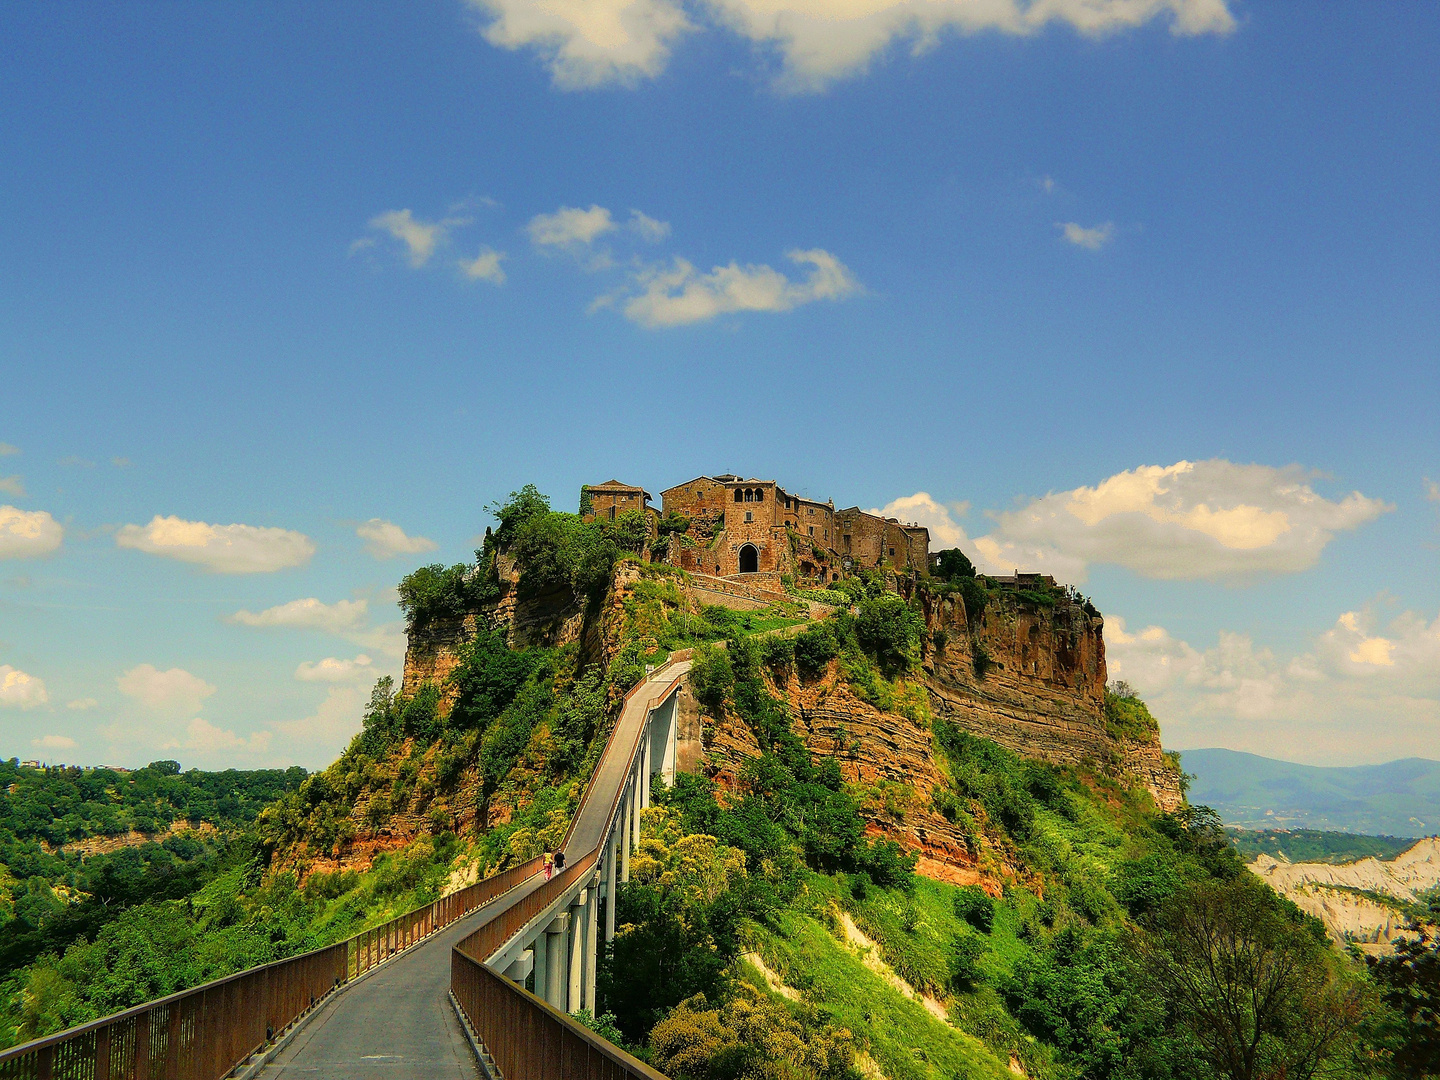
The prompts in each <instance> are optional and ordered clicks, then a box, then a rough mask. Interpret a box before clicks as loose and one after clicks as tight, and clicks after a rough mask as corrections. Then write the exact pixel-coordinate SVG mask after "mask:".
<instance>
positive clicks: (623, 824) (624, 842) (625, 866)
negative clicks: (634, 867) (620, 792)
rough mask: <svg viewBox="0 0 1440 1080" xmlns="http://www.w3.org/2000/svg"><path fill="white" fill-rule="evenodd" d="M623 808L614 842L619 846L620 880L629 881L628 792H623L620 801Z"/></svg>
mask: <svg viewBox="0 0 1440 1080" xmlns="http://www.w3.org/2000/svg"><path fill="white" fill-rule="evenodd" d="M621 801H622V802H623V804H624V805H623V806H622V807H621V813H620V835H619V836H618V837H616V840H617V841H619V844H620V880H621V881H629V880H630V792H629V791H628V790H627V791H626V792H625V796H624V798H623V799H622V800H621Z"/></svg>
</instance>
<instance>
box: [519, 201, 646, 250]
mask: <svg viewBox="0 0 1440 1080" xmlns="http://www.w3.org/2000/svg"><path fill="white" fill-rule="evenodd" d="M646 220H649V219H646ZM526 229H527V231H528V232H529V233H530V240H531V242H532V243H534V244H537V245H539V246H541V247H573V246H575V245H581V244H589V243H592V242H593V241H594V240H596V239H597V238H599V237H601V236H604V235H605V234H606V233H608V232H614V230H615V222H614V221H613V220H612V219H611V217H610V211H609V210H607V209H605V207H603V206H595V205H593V204H592V205H591V207H590V209H589V210H581V209H580V208H579V207H578V206H562V207H560V209H559V210H556V211H555V213H553V214H536V215H535V216H534V217H533V218H531V219H530V224H529V225H528V226H526Z"/></svg>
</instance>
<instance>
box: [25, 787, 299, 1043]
mask: <svg viewBox="0 0 1440 1080" xmlns="http://www.w3.org/2000/svg"><path fill="white" fill-rule="evenodd" d="M305 775H306V774H305V770H304V769H301V768H292V769H288V770H282V769H262V770H257V771H252V772H241V771H237V770H233V769H232V770H227V771H225V772H202V771H200V770H198V769H192V770H190V771H188V772H182V771H181V770H180V766H179V765H178V764H177V763H175V762H173V761H157V762H154V763H152V764H151V765H149V766H147V767H146V768H144V769H137V770H135V771H133V772H119V771H116V770H114V769H105V768H98V769H82V768H78V767H65V768H58V767H57V768H43V769H36V768H27V767H24V766H21V765H20V764H19V762H18V761H16V760H14V759H12V760H10V761H3V762H0V789H3V791H4V792H5V794H4V796H3V797H0V1045H7V1044H8V1043H9V1042H12V1041H15V1039H16V1038H17V1037H18V1034H17V1033H20V1032H23V1033H25V1034H31V1033H37V1032H40V1031H46V1030H51V1029H53V1028H54V1027H56V1026H64V1023H65V1022H68V1021H69V1020H70V1018H72V1017H75V1016H90V1015H99V1013H96V1012H94V1010H95V1009H97V1008H98V1009H100V1011H101V1012H104V1011H106V1010H107V1009H108V1005H109V1003H110V1002H111V1001H112V1000H114V999H115V995H116V993H117V991H116V990H115V982H114V980H115V979H116V978H120V976H119V975H116V974H115V973H113V972H111V971H110V969H109V967H108V966H107V967H106V968H105V972H104V973H102V974H103V977H102V975H97V974H96V973H95V971H92V970H90V969H89V968H86V969H85V970H84V971H83V972H82V971H80V970H79V969H75V971H73V972H72V976H73V977H72V976H60V975H58V974H56V969H55V964H56V963H58V958H59V957H60V956H62V955H65V956H71V957H72V958H75V957H79V956H81V955H82V954H83V955H86V956H89V957H91V959H92V960H93V959H94V957H96V956H98V955H100V954H99V953H95V952H94V951H93V950H94V949H96V948H97V947H98V946H99V943H100V942H110V943H114V942H116V941H120V940H128V939H129V938H130V937H132V936H133V934H134V933H135V932H140V933H143V934H146V935H149V936H151V937H153V938H154V939H155V941H156V942H157V945H156V949H157V950H162V951H163V950H164V949H165V948H166V947H167V945H166V943H167V942H168V941H170V940H171V936H172V935H171V930H172V929H173V928H172V927H170V926H169V925H168V923H167V924H166V925H165V926H163V927H162V926H159V925H157V924H156V923H155V916H156V914H157V913H158V912H159V911H161V910H162V909H164V905H165V904H166V903H167V902H177V901H178V902H181V903H188V902H189V901H188V899H186V898H189V897H192V896H195V895H198V894H200V893H202V892H203V891H204V890H205V889H207V888H213V887H215V883H216V882H218V881H220V880H222V879H223V878H224V877H225V875H226V874H227V873H228V872H230V871H231V870H232V869H233V868H234V867H235V866H236V865H237V864H238V863H241V862H243V861H244V860H245V859H246V858H247V856H248V848H247V846H246V843H245V840H244V831H245V830H246V829H247V828H248V827H249V826H250V825H251V824H252V823H253V822H254V820H255V819H256V817H257V816H258V814H259V813H260V811H261V810H262V808H263V807H265V806H266V805H268V804H269V803H271V802H272V801H273V800H274V799H276V798H277V797H279V796H281V795H283V794H284V793H286V792H288V791H293V790H295V789H296V788H297V787H298V786H299V785H300V783H301V782H302V781H303V780H304V779H305ZM172 827H174V831H171V830H172ZM136 834H139V835H136ZM147 837H148V838H149V839H147ZM107 841H108V842H107ZM99 849H105V850H99ZM87 852H89V854H87ZM137 928H139V929H138V930H137ZM37 958H41V959H40V962H39V963H37V964H35V965H34V966H33V967H31V968H30V969H29V970H28V971H27V970H26V968H25V965H27V964H31V963H32V962H34V961H36V960H37ZM77 962H78V961H77ZM87 962H88V961H87ZM115 962H116V963H119V962H120V961H119V960H116V961H115ZM107 964H108V961H107ZM241 966H244V965H243V963H241ZM232 970H233V969H232ZM77 980H78V982H77ZM152 983H153V980H152V981H150V982H144V983H137V984H136V986H135V992H136V993H141V994H145V993H146V990H145V987H148V986H150V985H152ZM77 985H80V986H83V987H84V988H85V989H84V990H83V991H81V990H76V989H75V988H76V986H77ZM67 995H68V997H67ZM87 995H88V997H87ZM121 996H122V997H123V995H121ZM60 998H67V1000H70V1001H72V1004H70V1005H66V1006H64V1007H61V1006H58V1005H54V1002H55V1001H58V1000H59V999H60ZM91 999H93V1002H94V1004H93V1005H87V1004H86V1001H89V1000H91ZM135 1000H137V1001H138V1000H144V997H143V996H142V997H140V998H136V999H135ZM127 1003H130V1002H127ZM27 1010H28V1011H27ZM87 1010H88V1011H87Z"/></svg>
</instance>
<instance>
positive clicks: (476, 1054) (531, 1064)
mask: <svg viewBox="0 0 1440 1080" xmlns="http://www.w3.org/2000/svg"><path fill="white" fill-rule="evenodd" d="M689 669H690V664H689V661H688V660H677V659H673V658H672V660H671V661H669V662H667V663H666V664H664V665H662V666H661V667H660V668H658V669H657V670H655V671H653V672H651V673H649V674H647V676H646V677H645V679H644V680H643V681H641V682H640V683H639V685H637V686H636V687H635V688H634V689H632V690H631V691H630V693H629V694H627V695H626V698H625V703H624V706H623V707H622V709H621V713H620V717H619V719H618V720H617V721H616V723H615V728H614V730H613V731H612V732H611V734H610V737H609V739H608V741H607V742H606V745H605V750H604V752H603V754H602V755H601V758H600V763H599V765H598V766H597V767H596V770H595V775H594V776H593V777H592V778H591V781H590V785H589V787H588V788H587V789H586V791H585V794H584V796H583V798H582V799H581V802H580V807H579V809H578V810H577V811H576V814H575V819H574V821H573V822H572V823H571V826H570V831H569V833H568V834H567V835H566V837H565V840H564V842H563V844H562V846H561V850H563V851H564V853H565V866H564V868H563V869H561V870H557V871H556V872H555V873H554V875H553V876H552V877H551V878H550V879H548V880H547V878H546V876H545V873H544V868H543V865H542V862H541V860H539V859H533V860H531V861H530V862H528V863H525V864H523V865H521V866H516V867H512V868H511V869H509V870H505V871H503V872H501V873H499V874H496V875H494V876H492V877H489V878H486V879H485V880H483V881H480V882H478V883H476V884H475V885H471V886H469V887H467V888H465V889H462V890H460V891H459V892H457V893H454V894H451V895H450V896H446V897H442V898H441V899H439V900H437V901H436V902H435V903H433V904H431V905H429V906H428V907H425V908H420V909H419V910H417V911H412V912H408V913H406V914H405V915H402V916H401V917H399V918H398V919H395V920H392V921H391V922H389V923H387V924H385V925H384V926H381V927H376V928H374V929H372V930H368V931H366V932H364V933H362V934H359V935H357V936H356V937H353V938H351V939H349V940H348V941H344V942H341V943H339V944H337V945H331V946H327V947H326V948H323V949H317V950H315V951H314V952H310V953H305V954H304V955H302V956H296V957H292V958H291V959H289V960H281V961H278V962H277V963H274V964H267V965H265V966H263V967H259V968H252V969H250V970H249V971H243V972H240V973H238V974H235V975H232V976H230V977H228V978H226V979H221V980H218V981H216V982H213V983H207V984H206V985H204V986H200V987H196V988H195V989H193V990H187V991H184V992H182V993H179V994H175V995H172V996H171V997H168V998H163V999H161V1000H159V1001H153V1002H149V1003H147V1004H145V1005H140V1006H137V1007H136V1008H133V1009H129V1010H127V1011H126V1012H123V1013H118V1014H116V1015H115V1016H109V1017H105V1018H103V1019H101V1020H96V1021H93V1022H91V1023H89V1024H84V1025H81V1026H79V1027H75V1028H71V1029H69V1030H68V1031H62V1032H59V1033H57V1034H55V1035H50V1036H47V1037H45V1038H43V1039H37V1040H35V1041H34V1042H30V1043H25V1044H23V1045H21V1046H17V1047H14V1048H12V1049H10V1050H7V1051H4V1052H0V1080H10V1078H17V1080H19V1078H24V1080H221V1078H223V1077H227V1076H231V1075H236V1076H237V1077H238V1078H239V1080H281V1078H282V1077H287V1078H288V1077H292V1076H295V1077H298V1074H302V1073H303V1074H306V1076H307V1078H308V1077H312V1076H313V1077H315V1078H316V1080H331V1078H334V1080H353V1078H354V1077H356V1076H373V1077H375V1080H421V1078H426V1080H429V1078H436V1080H473V1078H474V1077H475V1075H476V1071H477V1068H478V1069H479V1071H480V1072H481V1074H482V1075H487V1076H488V1077H491V1078H500V1077H503V1078H504V1080H560V1078H562V1077H564V1078H572V1077H573V1078H597V1080H598V1078H605V1080H611V1078H619V1077H646V1078H649V1080H664V1077H662V1076H661V1074H659V1073H657V1072H656V1071H655V1070H653V1069H651V1068H649V1067H648V1066H646V1065H644V1064H643V1063H642V1062H640V1061H637V1060H636V1059H635V1058H633V1057H631V1056H630V1055H629V1054H627V1053H625V1052H624V1051H623V1050H621V1049H620V1048H619V1047H617V1046H614V1045H613V1044H611V1043H609V1042H607V1041H606V1040H604V1039H602V1038H601V1037H600V1036H598V1035H596V1034H594V1033H593V1032H591V1031H590V1030H589V1029H588V1028H586V1027H584V1026H583V1025H581V1024H579V1023H577V1022H576V1021H575V1020H573V1019H571V1017H570V1016H569V1015H568V1014H570V1013H572V1012H576V1011H578V1010H580V1009H590V1010H592V1011H593V1010H594V1007H595V974H596V966H597V965H596V961H597V958H598V956H599V952H600V949H601V948H602V945H603V942H608V941H609V940H610V939H611V938H613V937H614V935H615V890H616V886H617V884H618V883H620V882H624V881H627V880H629V877H630V852H631V851H632V849H633V848H634V847H635V846H636V845H637V844H638V843H639V839H640V810H641V809H642V808H644V807H646V806H648V805H649V804H650V784H651V782H652V779H653V778H654V777H656V776H660V777H662V778H663V779H664V780H665V782H666V783H672V782H673V781H674V776H675V764H676V750H677V736H678V724H677V721H678V716H677V707H678V701H679V690H680V684H681V681H682V679H683V678H684V676H685V674H686V672H688V671H689ZM602 935H603V936H602ZM527 984H529V985H533V987H534V991H533V992H531V991H530V990H527V989H526V986H527Z"/></svg>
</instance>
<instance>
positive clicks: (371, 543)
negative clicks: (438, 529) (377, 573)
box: [355, 518, 440, 559]
mask: <svg viewBox="0 0 1440 1080" xmlns="http://www.w3.org/2000/svg"><path fill="white" fill-rule="evenodd" d="M355 534H356V535H357V536H359V537H360V539H362V540H364V541H365V550H366V551H368V552H369V553H370V554H371V555H373V556H375V558H377V559H388V558H391V557H392V556H395V555H418V554H420V553H421V552H422V551H434V550H435V549H436V548H437V547H439V546H440V545H439V544H437V543H435V541H434V540H427V539H426V538H425V537H423V536H406V535H405V530H404V529H402V528H400V526H399V525H396V524H395V523H394V522H390V521H386V520H385V519H384V518H371V519H370V520H369V521H367V522H365V524H363V525H361V526H359V527H358V528H357V529H356V530H355Z"/></svg>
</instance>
